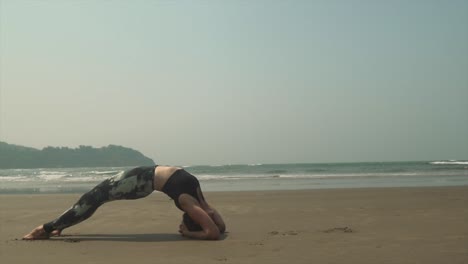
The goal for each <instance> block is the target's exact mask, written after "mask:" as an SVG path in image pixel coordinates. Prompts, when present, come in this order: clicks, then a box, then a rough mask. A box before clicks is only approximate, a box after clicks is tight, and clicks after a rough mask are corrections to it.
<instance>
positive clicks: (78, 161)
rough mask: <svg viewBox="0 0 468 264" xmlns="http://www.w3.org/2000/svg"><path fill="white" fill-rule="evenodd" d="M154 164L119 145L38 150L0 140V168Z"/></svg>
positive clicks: (137, 153)
mask: <svg viewBox="0 0 468 264" xmlns="http://www.w3.org/2000/svg"><path fill="white" fill-rule="evenodd" d="M140 165H142V166H143V165H154V161H153V160H152V159H150V158H148V157H146V156H144V155H143V154H141V153H140V152H138V151H136V150H133V149H130V148H125V147H122V146H116V145H109V146H107V147H102V148H93V147H91V146H79V147H78V148H68V147H46V148H43V149H42V150H38V149H35V148H29V147H23V146H18V145H12V144H7V143H5V142H0V168H2V169H11V168H70V167H123V166H140Z"/></svg>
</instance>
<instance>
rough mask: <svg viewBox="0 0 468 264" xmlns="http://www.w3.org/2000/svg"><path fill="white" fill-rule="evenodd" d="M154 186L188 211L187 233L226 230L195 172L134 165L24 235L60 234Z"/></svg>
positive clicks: (200, 235)
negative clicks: (107, 205)
mask: <svg viewBox="0 0 468 264" xmlns="http://www.w3.org/2000/svg"><path fill="white" fill-rule="evenodd" d="M154 190H157V191H161V192H164V193H165V194H167V195H168V196H169V197H171V198H172V199H173V200H174V203H175V205H176V206H177V208H179V209H180V210H182V211H184V212H185V213H184V215H183V221H182V223H181V224H180V226H179V232H180V233H181V234H182V235H183V236H186V237H190V238H196V239H211V240H216V239H219V238H220V234H222V233H224V230H225V229H226V226H225V224H224V221H223V219H222V218H221V215H220V214H219V213H218V212H217V211H216V209H214V208H213V207H211V206H210V205H208V203H207V202H206V200H205V198H204V197H203V193H202V191H201V189H200V183H199V182H198V180H197V178H195V176H193V175H191V174H190V173H188V172H187V171H185V170H184V169H181V168H177V167H169V166H151V167H138V168H134V169H132V170H128V171H126V172H124V173H123V174H118V175H115V176H113V177H112V178H109V179H107V180H105V181H103V182H102V183H100V184H99V185H97V186H96V187H94V188H93V189H92V190H91V191H89V192H87V193H85V194H84V195H83V196H81V198H80V199H79V200H78V202H77V203H76V204H74V205H73V206H72V207H71V208H70V209H68V210H67V211H66V212H65V213H63V214H62V215H61V216H59V217H58V218H57V219H55V220H53V221H51V222H48V223H46V224H43V225H40V226H38V227H36V228H35V229H34V230H32V231H31V232H30V233H29V234H27V235H26V236H24V237H23V239H25V240H34V239H48V238H49V237H50V236H57V235H60V234H61V232H62V230H63V229H65V228H67V227H70V226H73V225H76V224H78V223H80V222H81V221H83V220H86V219H87V218H89V217H90V216H91V215H92V214H93V213H94V212H95V211H96V209H97V208H98V207H99V206H101V205H102V204H104V203H106V202H110V201H114V200H122V199H139V198H143V197H146V196H148V195H149V194H150V193H152V192H153V191H154Z"/></svg>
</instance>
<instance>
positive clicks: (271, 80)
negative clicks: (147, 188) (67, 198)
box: [0, 0, 468, 165]
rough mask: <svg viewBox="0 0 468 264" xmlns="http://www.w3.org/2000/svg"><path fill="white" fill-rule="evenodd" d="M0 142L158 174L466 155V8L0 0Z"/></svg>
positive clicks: (440, 4)
mask: <svg viewBox="0 0 468 264" xmlns="http://www.w3.org/2000/svg"><path fill="white" fill-rule="evenodd" d="M0 3H1V4H0V8H1V11H0V66H1V68H0V78H1V79H0V140H1V141H6V142H8V143H12V144H19V145H25V146H31V147H36V148H42V147H45V146H49V145H50V146H69V147H76V146H78V145H92V146H96V147H100V146H105V145H108V144H117V145H123V146H126V147H131V148H135V149H137V150H139V151H141V152H142V153H143V154H145V155H147V156H149V157H151V158H153V159H154V160H155V162H156V163H159V164H177V165H189V164H236V163H282V162H286V163H289V162H354V161H404V160H440V159H468V1H466V0H465V1H457V0H450V1H439V0H436V1H431V0H421V1H416V0H414V1H408V0H402V1H393V0H392V1H388V0H383V1H376V0H370V1H358V0H354V1H352V0H342V1H331V0H324V1H312V0H310V1H299V0H297V1H273V0H270V1H250V0H249V1H247V0H238V1H218V0H212V1H202V0H200V1H156V0H154V1H151V0H136V1H135V0H132V1H130V0H128V1H125V0H122V1H118V0H107V1H104V0H93V1H92V0H89V1H78V0H73V1H72V0H70V1H65V0H44V1H40V0H35V1H32V0H31V1H24V0H0Z"/></svg>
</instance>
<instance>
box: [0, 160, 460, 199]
mask: <svg viewBox="0 0 468 264" xmlns="http://www.w3.org/2000/svg"><path fill="white" fill-rule="evenodd" d="M182 167H184V168H185V169H186V170H187V171H188V172H190V173H192V174H193V175H195V176H196V177H197V178H198V179H199V180H200V182H201V185H202V189H203V191H253V190H300V189H324V188H366V187H423V186H460V185H468V161H456V160H449V161H423V162H368V163H322V164H315V163H310V164H309V163H308V164H245V165H219V166H208V165H198V166H182ZM130 168H131V167H101V168H40V169H0V194H36V193H83V192H86V191H88V190H90V189H92V188H93V187H94V186H95V185H96V184H98V183H99V182H101V181H103V180H104V179H106V178H108V177H111V176H113V175H116V174H119V173H122V172H123V171H125V170H127V169H130Z"/></svg>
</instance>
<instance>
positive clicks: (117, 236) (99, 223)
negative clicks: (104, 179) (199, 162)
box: [0, 186, 468, 264]
mask: <svg viewBox="0 0 468 264" xmlns="http://www.w3.org/2000/svg"><path fill="white" fill-rule="evenodd" d="M79 196H80V195H79V194H2V195H0V212H1V213H0V224H1V228H0V237H2V241H0V243H1V246H0V249H1V250H0V253H1V259H2V261H5V263H29V262H34V263H50V262H67V263H72V264H78V263H91V262H92V263H110V262H112V263H128V262H131V261H135V260H138V262H139V263H154V262H155V261H163V262H165V263H183V262H190V263H195V264H198V263H260V264H267V263H284V262H287V261H288V262H292V263H304V264H305V263H363V264H365V263H369V264H370V263H428V264H430V263H434V264H435V263H454V264H457V263H460V264H461V263H467V262H468V248H467V247H466V245H468V208H467V207H466V204H468V186H453V187H385V188H352V189H351V188H338V189H313V190H294V191H291V190H275V191H231V192H219V191H212V192H206V195H205V197H206V198H207V200H208V202H210V203H211V204H212V205H213V206H215V207H216V208H217V209H218V210H219V211H220V213H221V214H222V215H223V217H224V219H225V221H226V223H227V231H228V233H227V234H226V235H225V236H224V237H223V239H222V240H220V241H216V242H213V241H194V240H187V239H185V238H182V237H181V236H180V235H179V234H178V233H177V226H178V223H179V221H180V219H181V215H182V213H181V211H179V210H178V209H177V208H175V207H174V205H173V201H171V200H169V197H167V196H165V195H164V194H162V193H161V194H159V193H154V194H152V195H150V196H148V197H147V198H144V199H139V200H131V201H127V200H124V201H116V202H111V203H107V204H105V205H103V206H102V207H101V208H99V209H98V210H97V212H96V213H95V214H94V215H93V216H92V217H91V218H90V219H88V220H86V221H85V222H83V223H80V224H78V225H76V226H73V227H71V228H69V229H66V230H64V235H65V236H63V237H56V238H52V239H50V240H46V241H33V242H31V241H22V240H19V239H20V238H21V237H22V236H23V235H24V234H26V233H27V232H29V231H30V230H31V229H32V228H34V227H36V226H37V225H39V224H42V223H44V222H46V221H50V220H52V219H53V218H55V217H57V216H58V215H59V214H61V213H62V212H63V211H64V210H66V209H67V208H68V207H69V206H70V205H72V204H73V203H74V202H75V201H76V200H77V199H78V198H79ZM17 239H18V240H17Z"/></svg>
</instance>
